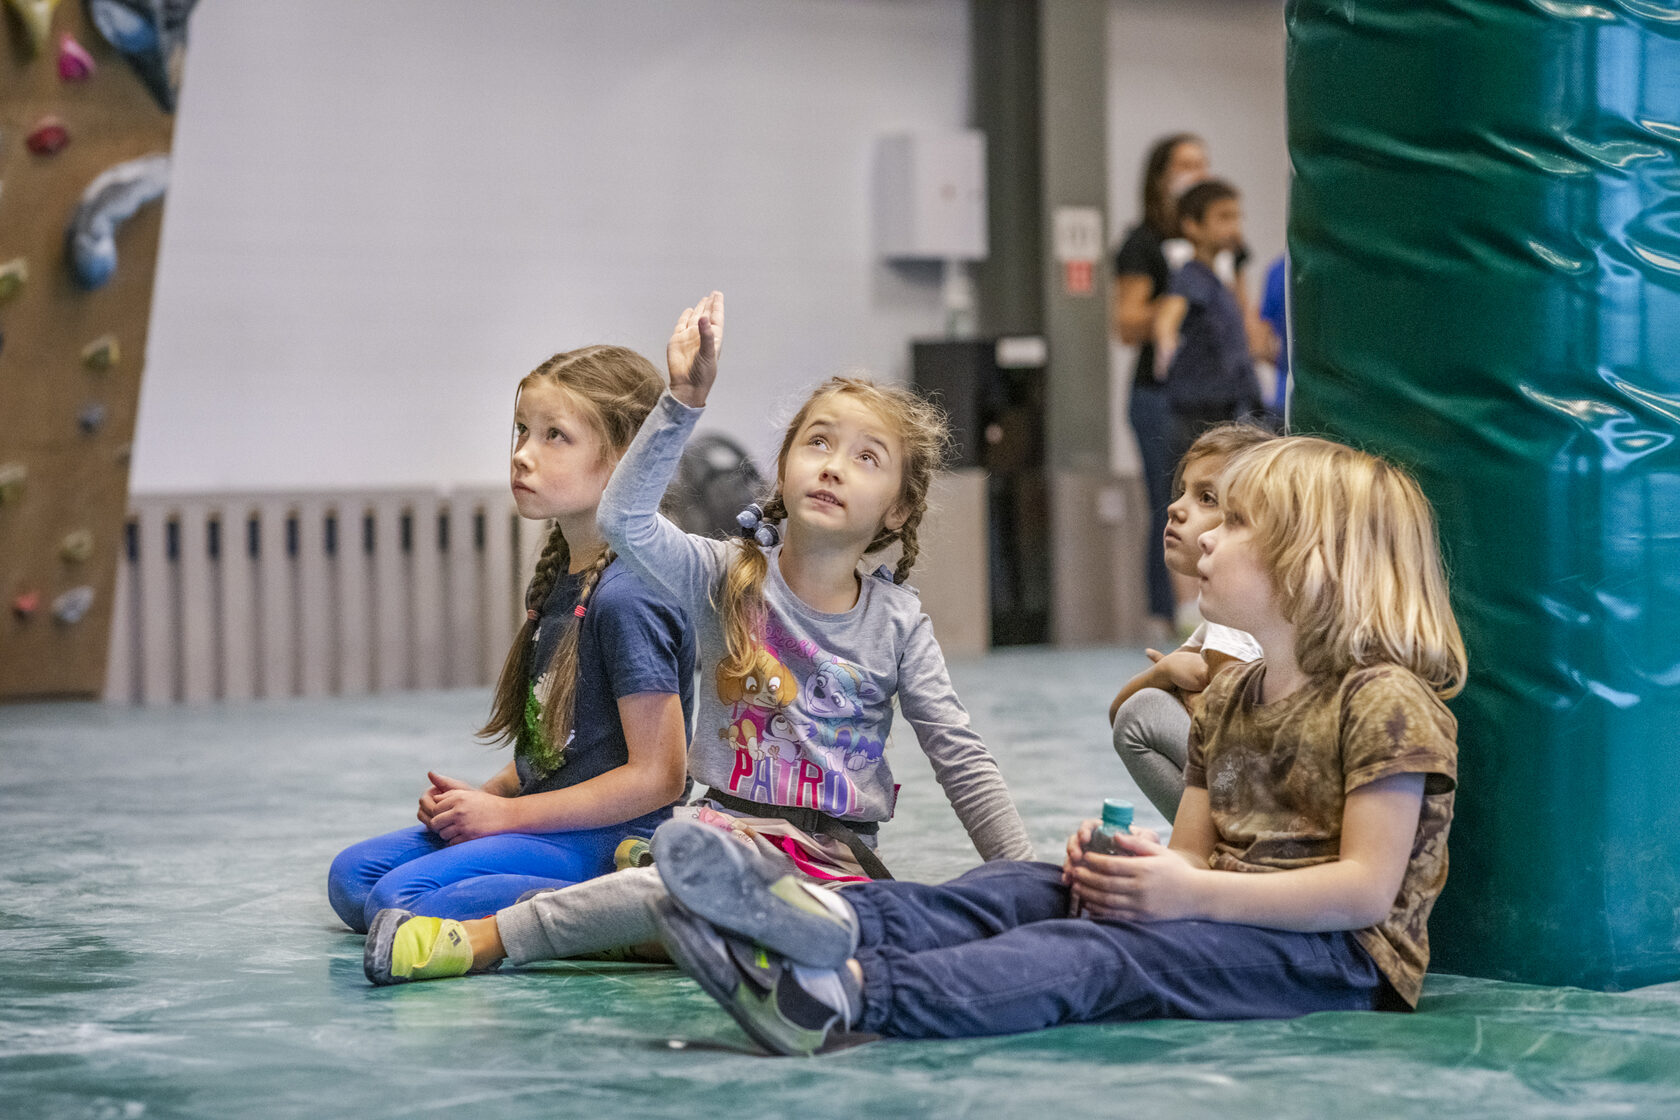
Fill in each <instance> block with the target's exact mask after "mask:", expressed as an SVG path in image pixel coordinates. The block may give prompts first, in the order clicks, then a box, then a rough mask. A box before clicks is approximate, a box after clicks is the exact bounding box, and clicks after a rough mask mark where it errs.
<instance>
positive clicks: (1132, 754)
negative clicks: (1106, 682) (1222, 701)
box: [1114, 688, 1190, 824]
mask: <svg viewBox="0 0 1680 1120" xmlns="http://www.w3.org/2000/svg"><path fill="white" fill-rule="evenodd" d="M1114 753H1115V754H1117V755H1119V756H1120V761H1121V762H1123V763H1125V764H1126V771H1127V772H1128V773H1129V774H1131V776H1132V780H1133V781H1134V782H1136V783H1137V784H1138V788H1139V789H1141V790H1142V791H1143V795H1144V796H1145V797H1147V798H1149V802H1150V804H1152V805H1154V806H1155V808H1157V809H1159V810H1160V811H1161V815H1162V816H1164V817H1166V818H1167V821H1168V823H1169V824H1170V823H1171V822H1172V819H1173V817H1174V816H1176V815H1177V814H1178V802H1179V800H1180V799H1181V798H1182V797H1183V796H1184V765H1185V763H1186V762H1187V761H1188V760H1189V757H1190V713H1189V712H1188V711H1186V710H1185V708H1184V705H1183V704H1181V703H1179V702H1178V698H1177V697H1175V696H1173V695H1172V694H1171V693H1170V692H1163V691H1162V690H1161V689H1158V688H1145V689H1142V690H1140V691H1138V692H1135V693H1133V694H1132V695H1131V696H1130V697H1128V698H1127V700H1126V702H1125V703H1124V704H1121V705H1120V710H1119V711H1117V712H1115V713H1114Z"/></svg>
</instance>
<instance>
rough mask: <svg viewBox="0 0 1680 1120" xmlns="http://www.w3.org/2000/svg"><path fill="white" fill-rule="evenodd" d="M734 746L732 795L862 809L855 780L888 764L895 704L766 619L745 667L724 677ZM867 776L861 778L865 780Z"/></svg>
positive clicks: (726, 736) (848, 666)
mask: <svg viewBox="0 0 1680 1120" xmlns="http://www.w3.org/2000/svg"><path fill="white" fill-rule="evenodd" d="M717 690H718V699H720V700H722V701H723V702H724V703H725V704H727V705H729V725H728V726H727V727H721V728H719V729H718V732H717V734H718V738H720V739H722V740H723V741H724V742H726V743H728V744H729V745H731V746H732V747H734V748H735V765H734V767H733V769H732V772H731V774H730V776H729V784H728V789H729V792H730V793H732V794H734V795H735V796H737V797H744V798H747V799H748V800H750V801H760V802H765V803H772V804H778V805H796V806H800V807H804V808H811V809H817V810H820V811H822V812H824V813H828V814H829V815H831V816H841V815H844V814H845V813H846V812H847V811H848V810H850V809H852V808H854V807H855V806H857V805H858V804H860V796H859V792H858V788H857V786H856V784H855V783H854V782H853V777H852V776H853V775H854V774H858V773H859V772H860V771H868V770H870V769H872V768H874V767H877V766H879V765H880V764H881V761H882V758H883V755H884V752H885V749H886V738H887V731H888V729H889V728H890V727H891V725H892V706H891V703H890V698H889V697H887V696H885V695H884V694H883V692H882V690H881V689H880V688H879V687H878V686H877V685H876V684H875V683H874V682H873V681H871V680H870V679H869V677H868V675H867V674H866V673H865V672H863V670H861V669H860V668H859V667H858V666H856V665H853V664H852V663H850V662H848V661H846V660H845V659H844V658H840V657H836V656H835V655H833V654H831V653H829V652H827V651H826V650H823V649H822V648H820V647H819V646H818V645H817V644H816V643H815V642H813V641H811V640H809V639H806V638H795V637H794V636H792V635H790V634H788V633H787V632H786V631H785V630H783V629H782V628H781V627H780V626H778V625H777V624H776V620H775V619H774V618H771V619H769V620H767V622H766V626H765V635H764V640H763V642H762V643H761V644H760V646H759V647H758V649H757V651H756V653H755V656H754V657H753V660H752V663H751V665H750V666H749V667H748V669H747V671H746V672H744V673H741V674H738V675H730V674H725V673H724V671H723V668H722V666H719V668H718V674H717ZM859 776H861V774H859Z"/></svg>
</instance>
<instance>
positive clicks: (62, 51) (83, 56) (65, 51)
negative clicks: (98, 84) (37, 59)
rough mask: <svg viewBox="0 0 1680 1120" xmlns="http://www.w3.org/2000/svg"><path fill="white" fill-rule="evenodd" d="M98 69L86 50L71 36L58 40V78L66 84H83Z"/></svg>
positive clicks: (62, 36) (60, 37)
mask: <svg viewBox="0 0 1680 1120" xmlns="http://www.w3.org/2000/svg"><path fill="white" fill-rule="evenodd" d="M97 69H99V67H98V66H97V65H96V64H95V63H94V61H93V56H92V55H91V54H89V53H88V51H87V48H86V47H84V46H82V45H81V44H80V43H78V42H76V40H75V37H74V36H71V35H61V36H59V39H58V76H59V78H61V79H62V80H64V81H66V82H85V81H87V80H88V79H89V78H91V77H93V72H94V71H95V70H97Z"/></svg>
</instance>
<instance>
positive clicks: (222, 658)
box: [105, 488, 545, 704]
mask: <svg viewBox="0 0 1680 1120" xmlns="http://www.w3.org/2000/svg"><path fill="white" fill-rule="evenodd" d="M129 511H130V512H129V517H128V523H127V529H126V533H127V540H126V546H127V547H126V548H124V549H122V550H121V551H120V553H119V561H118V571H117V586H116V598H115V603H114V612H115V616H114V618H113V621H112V626H111V657H110V662H109V667H108V670H107V673H106V684H105V698H106V699H107V700H111V701H117V702H123V703H141V704H171V703H182V702H185V703H196V702H203V701H213V700H224V699H225V700H243V699H250V698H257V697H280V696H355V695H363V694H366V693H371V692H392V691H400V690H404V689H430V688H465V687H477V686H484V685H489V684H491V683H493V682H494V680H495V678H496V675H497V673H498V672H499V671H500V669H501V664H502V659H503V657H504V656H506V653H507V648H508V643H509V642H511V641H512V640H513V635H514V633H515V631H516V629H517V627H518V624H519V622H520V621H521V619H522V618H523V615H524V610H523V604H522V602H521V599H522V594H523V589H524V587H525V584H526V582H527V581H528V580H529V578H530V571H531V568H532V566H533V564H534V563H535V558H536V554H537V552H538V551H539V550H540V548H541V542H542V536H543V533H544V531H545V526H544V525H542V524H541V523H538V522H532V521H525V520H522V519H521V518H520V517H519V516H518V514H517V513H516V512H515V511H514V509H513V503H512V499H511V498H510V496H509V495H508V492H507V490H506V489H503V488H496V489H493V490H492V489H485V490H453V491H449V492H446V493H439V492H435V491H424V490H389V491H359V492H355V493H317V494H192V495H167V494H165V495H137V496H135V497H133V498H132V499H131V500H130V503H129Z"/></svg>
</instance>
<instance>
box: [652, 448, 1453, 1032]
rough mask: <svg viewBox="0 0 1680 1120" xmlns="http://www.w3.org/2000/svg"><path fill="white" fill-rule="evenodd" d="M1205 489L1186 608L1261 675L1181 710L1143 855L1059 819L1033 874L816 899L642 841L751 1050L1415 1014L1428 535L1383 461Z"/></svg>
mask: <svg viewBox="0 0 1680 1120" xmlns="http://www.w3.org/2000/svg"><path fill="white" fill-rule="evenodd" d="M1218 489H1219V501H1220V506H1221V509H1222V511H1223V514H1224V519H1223V521H1222V522H1221V524H1220V525H1218V526H1217V527H1215V528H1213V529H1210V530H1209V531H1207V532H1205V533H1204V534H1202V536H1201V550H1202V558H1201V561H1200V563H1199V565H1198V570H1199V576H1200V580H1201V607H1202V613H1203V615H1204V616H1205V617H1206V618H1208V619H1209V620H1211V621H1215V622H1218V623H1220V624H1222V625H1225V626H1230V627H1234V628H1237V629H1240V630H1244V631H1246V632H1248V633H1249V634H1251V635H1253V637H1254V639H1255V640H1256V641H1257V642H1258V643H1259V644H1260V647H1261V650H1262V651H1263V656H1262V657H1261V658H1260V659H1259V660H1256V661H1254V662H1251V663H1249V664H1247V665H1244V666H1240V667H1232V668H1227V669H1226V671H1224V672H1222V673H1220V674H1219V676H1218V677H1217V678H1216V679H1215V680H1214V681H1213V683H1212V684H1211V685H1210V686H1209V687H1208V689H1207V691H1206V692H1205V693H1204V694H1203V698H1202V702H1201V704H1200V706H1199V709H1198V711H1197V713H1196V715H1195V718H1194V722H1193V725H1192V728H1191V732H1190V750H1189V766H1188V768H1187V770H1186V778H1187V786H1186V789H1185V791H1184V797H1183V800H1182V802H1181V803H1180V806H1179V810H1178V815H1177V818H1176V820H1175V822H1174V826H1173V832H1172V843H1171V846H1170V847H1163V846H1162V845H1161V844H1159V843H1158V842H1157V840H1156V839H1155V837H1153V836H1152V835H1150V834H1148V833H1147V832H1145V831H1137V832H1134V833H1133V834H1132V835H1129V836H1121V837H1117V838H1116V843H1117V844H1118V845H1119V846H1120V847H1121V848H1122V849H1123V852H1122V854H1116V855H1106V854H1102V853H1101V852H1098V851H1094V850H1092V842H1091V840H1092V829H1093V827H1094V826H1095V824H1096V822H1095V821H1087V822H1086V823H1085V824H1084V825H1082V826H1081V827H1080V829H1079V831H1078V832H1077V833H1076V834H1075V835H1074V836H1073V837H1072V838H1071V839H1069V841H1068V845H1067V860H1066V862H1065V863H1064V864H1063V865H1062V867H1061V868H1057V867H1055V866H1054V865H1051V864H1044V863H1011V862H1003V861H1000V862H996V863H991V864H987V865H985V866H983V867H979V868H976V869H974V870H972V871H970V872H968V873H966V874H965V875H963V876H961V877H960V878H958V879H956V880H953V881H952V882H950V883H947V884H945V885H943V886H927V885H923V884H918V883H903V882H894V883H863V884H860V885H858V886H855V887H848V888H846V889H844V890H841V891H838V892H833V893H831V894H829V895H828V896H827V899H826V901H827V903H828V905H827V906H819V905H815V904H813V902H812V899H811V898H810V896H809V895H803V894H802V893H801V891H800V890H799V889H798V888H797V886H796V885H795V884H791V883H789V882H787V881H786V880H785V878H782V877H777V876H776V875H775V874H774V870H773V869H771V868H768V867H767V865H765V864H762V863H759V862H756V861H754V860H752V859H751V858H749V857H750V853H748V854H747V855H742V854H740V853H739V852H736V851H731V850H729V848H728V846H727V845H725V844H723V843H720V842H719V841H718V840H717V839H715V836H716V834H715V833H713V834H711V835H708V834H707V833H708V832H709V830H705V829H701V828H699V827H698V826H696V825H694V824H693V823H691V822H688V821H681V820H673V821H671V822H668V823H667V824H665V825H662V826H661V827H660V830H659V832H658V833H657V834H656V836H655V841H654V842H655V846H656V847H657V848H658V849H659V851H660V853H661V854H660V863H659V865H658V866H659V869H660V874H661V875H662V876H663V877H664V880H665V883H666V885H667V887H668V888H669V889H670V894H671V899H670V901H669V902H667V903H666V904H664V905H663V906H662V907H661V908H660V909H659V910H658V913H657V917H658V920H659V923H660V926H661V932H662V936H663V938H664V941H665V946H666V948H667V949H668V950H669V951H670V953H671V956H672V958H673V959H674V960H675V961H676V962H677V963H678V965H679V966H681V967H682V968H683V969H684V970H685V971H686V972H688V974H689V975H690V976H692V977H694V978H695V979H696V980H697V981H698V982H699V983H700V984H701V986H702V987H703V988H705V989H706V991H707V992H708V993H710V994H711V995H712V996H713V997H714V998H716V999H718V1000H719V1002H720V1003H722V1004H723V1006H724V1008H725V1009H726V1010H728V1011H729V1012H730V1014H731V1015H733V1016H734V1017H735V1019H736V1020H737V1021H738V1022H739V1023H740V1024H741V1025H742V1026H743V1027H744V1028H745V1029H746V1031H747V1033H748V1034H750V1035H751V1036H752V1037H753V1038H754V1039H755V1040H756V1041H757V1042H759V1043H760V1044H761V1045H763V1046H764V1047H766V1048H767V1049H770V1050H772V1051H776V1052H780V1053H811V1052H813V1051H814V1050H816V1049H818V1048H820V1047H821V1045H822V1044H823V1042H824V1041H825V1040H826V1038H827V1036H828V1034H829V1032H831V1031H834V1030H839V1029H845V1028H852V1029H855V1030H860V1031H866V1032H872V1033H876V1034H882V1035H891V1036H896V1037H902V1038H950V1037H960V1036H968V1035H986V1034H1005V1033H1010V1032H1014V1031H1027V1030H1035V1029H1038V1028H1040V1027H1047V1026H1052V1025H1054V1024H1058V1023H1073V1022H1097V1021H1104V1020H1116V1019H1153V1018H1193V1019H1255V1018H1285V1017H1290V1016H1295V1015H1303V1014H1306V1013H1308V1012H1312V1011H1328V1010H1358V1009H1366V1010H1406V1009H1410V1008H1411V1007H1413V1006H1415V1005H1416V1002H1417V999H1418V994H1419V991H1420V989H1421V987H1422V981H1423V974H1424V970H1425V968H1426V967H1427V965H1428V961H1429V941H1428V936H1427V932H1426V926H1427V922H1428V918H1429V912H1430V909H1431V908H1432V907H1433V905H1434V903H1435V899H1436V898H1437V897H1438V896H1439V894H1440V892H1441V887H1442V885H1443V884H1444V883H1445V881H1446V873H1447V847H1446V841H1447V829H1448V826H1449V824H1450V823H1451V820H1452V804H1453V790H1454V788H1455V782H1456V773H1457V747H1456V743H1455V735H1456V723H1455V721H1454V719H1453V717H1452V715H1451V713H1449V712H1448V711H1447V709H1446V707H1445V705H1444V704H1442V702H1441V701H1442V699H1443V698H1445V697H1450V696H1452V695H1454V694H1456V693H1457V692H1458V690H1459V689H1460V687H1461V686H1462V684H1463V681H1464V676H1465V671H1466V658H1465V653H1464V643H1463V640H1462V638H1461V637H1460V635H1459V630H1458V624H1457V622H1456V621H1455V620H1454V618H1453V614H1452V609H1451V606H1450V604H1449V602H1448V598H1447V585H1446V578H1445V575H1444V573H1443V568H1442V564H1441V558H1440V552H1439V547H1438V544H1437V542H1436V538H1435V524H1434V517H1433V514H1432V512H1431V510H1430V508H1429V504H1428V502H1427V501H1426V500H1425V499H1424V497H1423V495H1422V492H1421V491H1420V490H1419V489H1418V487H1417V484H1416V483H1415V482H1413V481H1412V480H1411V478H1409V477H1408V476H1407V475H1406V474H1405V473H1404V472H1402V471H1401V470H1399V469H1397V468H1396V467H1393V466H1391V465H1390V464H1388V463H1386V462H1383V461H1382V460H1379V459H1376V458H1373V457H1372V456H1370V455H1366V454H1364V453H1362V452H1359V451H1355V450H1353V449H1351V448H1348V447H1343V446H1341V445H1339V444H1334V443H1329V442H1327V441H1325V440H1320V439H1310V438H1303V437H1294V438H1285V439H1277V440H1272V441H1269V442H1266V443H1263V444H1260V445H1258V446H1256V447H1253V448H1251V449H1250V450H1248V451H1246V452H1243V453H1241V454H1240V455H1238V456H1236V457H1235V458H1234V459H1233V460H1232V462H1231V464H1230V465H1229V466H1228V467H1227V468H1226V470H1225V473H1224V474H1223V476H1222V477H1221V478H1220V480H1219V487H1218ZM1070 894H1071V896H1072V897H1073V899H1074V900H1077V901H1078V903H1079V904H1080V905H1081V907H1082V910H1083V916H1081V917H1077V918H1070V917H1068V916H1067V915H1068V907H1069V901H1070V897H1069V896H1070ZM836 931H838V935H837V934H836Z"/></svg>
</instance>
